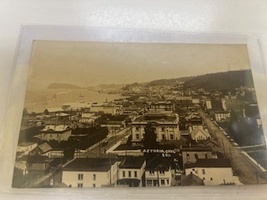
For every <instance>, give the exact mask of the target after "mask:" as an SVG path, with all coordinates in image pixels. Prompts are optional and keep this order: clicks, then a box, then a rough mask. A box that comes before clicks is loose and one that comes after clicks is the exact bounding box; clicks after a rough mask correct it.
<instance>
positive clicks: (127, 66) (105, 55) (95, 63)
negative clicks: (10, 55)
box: [28, 41, 250, 88]
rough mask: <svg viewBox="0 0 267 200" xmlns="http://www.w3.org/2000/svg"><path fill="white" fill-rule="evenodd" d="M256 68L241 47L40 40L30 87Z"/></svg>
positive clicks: (34, 51) (33, 56) (123, 81)
mask: <svg viewBox="0 0 267 200" xmlns="http://www.w3.org/2000/svg"><path fill="white" fill-rule="evenodd" d="M245 69H250V63H249V58H248V52H247V46H246V45H240V44H233V45H232V44H223V45H222V44H159V43H147V44H146V43H104V42H103V43H101V42H58V41H34V43H33V47H32V53H31V60H30V70H29V78H28V87H29V88H46V87H47V86H48V85H49V84H51V83H71V84H75V85H78V86H81V87H87V86H95V85H98V84H129V83H134V82H147V81H152V80H157V79H168V78H179V77H185V76H195V75H201V74H207V73H215V72H222V71H229V70H245Z"/></svg>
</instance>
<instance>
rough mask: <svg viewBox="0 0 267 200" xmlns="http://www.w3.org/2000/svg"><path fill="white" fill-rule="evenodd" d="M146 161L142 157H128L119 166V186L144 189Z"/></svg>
mask: <svg viewBox="0 0 267 200" xmlns="http://www.w3.org/2000/svg"><path fill="white" fill-rule="evenodd" d="M145 167H146V160H145V158H144V157H142V156H137V157H134V156H127V157H125V158H124V159H123V160H122V162H121V163H120V165H119V174H118V181H117V183H118V185H120V186H127V187H142V186H144V182H145V179H144V178H145V176H144V174H145Z"/></svg>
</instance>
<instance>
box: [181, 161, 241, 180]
mask: <svg viewBox="0 0 267 200" xmlns="http://www.w3.org/2000/svg"><path fill="white" fill-rule="evenodd" d="M185 175H186V176H188V175H195V176H197V177H198V178H200V179H202V180H203V183H204V185H240V181H239V179H238V177H236V176H234V175H233V170H232V167H231V162H230V160H229V159H199V160H197V161H196V162H195V163H189V164H186V165H185Z"/></svg>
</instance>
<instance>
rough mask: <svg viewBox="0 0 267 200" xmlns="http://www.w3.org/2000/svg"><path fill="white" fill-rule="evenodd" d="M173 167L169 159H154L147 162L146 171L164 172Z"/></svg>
mask: <svg viewBox="0 0 267 200" xmlns="http://www.w3.org/2000/svg"><path fill="white" fill-rule="evenodd" d="M170 167H171V160H170V159H169V158H162V157H154V158H152V159H150V160H148V161H147V165H146V170H155V169H156V170H164V171H167V170H169V169H170Z"/></svg>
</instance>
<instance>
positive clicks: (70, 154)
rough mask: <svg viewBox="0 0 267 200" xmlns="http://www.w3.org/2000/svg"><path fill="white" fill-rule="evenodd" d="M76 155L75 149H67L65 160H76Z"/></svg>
mask: <svg viewBox="0 0 267 200" xmlns="http://www.w3.org/2000/svg"><path fill="white" fill-rule="evenodd" d="M74 153H75V148H74V147H70V148H67V149H65V150H64V151H63V154H64V159H65V160H71V159H72V158H74Z"/></svg>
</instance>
